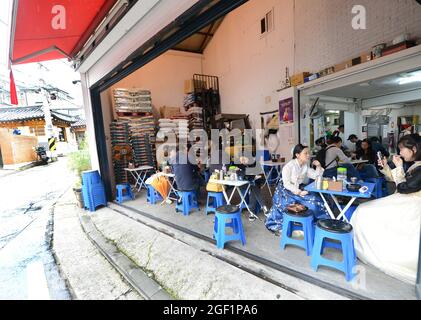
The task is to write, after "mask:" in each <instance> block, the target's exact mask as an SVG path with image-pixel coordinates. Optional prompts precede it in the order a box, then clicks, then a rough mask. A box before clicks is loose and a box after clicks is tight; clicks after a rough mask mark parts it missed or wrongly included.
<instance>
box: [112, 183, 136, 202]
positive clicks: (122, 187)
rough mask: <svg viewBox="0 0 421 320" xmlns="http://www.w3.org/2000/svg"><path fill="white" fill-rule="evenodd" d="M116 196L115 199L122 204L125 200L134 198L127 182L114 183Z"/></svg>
mask: <svg viewBox="0 0 421 320" xmlns="http://www.w3.org/2000/svg"><path fill="white" fill-rule="evenodd" d="M116 189H117V196H116V200H117V202H118V203H119V204H122V203H123V202H124V201H126V200H134V194H133V192H132V188H131V186H130V184H129V183H126V184H118V185H116Z"/></svg>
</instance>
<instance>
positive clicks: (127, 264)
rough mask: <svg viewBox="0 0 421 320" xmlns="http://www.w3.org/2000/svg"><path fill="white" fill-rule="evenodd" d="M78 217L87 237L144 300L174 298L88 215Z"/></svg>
mask: <svg viewBox="0 0 421 320" xmlns="http://www.w3.org/2000/svg"><path fill="white" fill-rule="evenodd" d="M79 217H80V219H79V220H80V224H81V226H82V229H83V231H84V232H85V234H86V236H87V237H88V239H89V240H90V241H91V242H92V243H93V244H94V245H95V247H96V248H97V249H98V251H99V252H100V253H101V254H102V255H103V256H104V258H105V259H107V261H108V262H109V263H110V264H111V265H112V266H113V267H114V268H115V269H116V270H117V271H118V272H119V273H120V274H121V275H122V276H123V277H124V279H125V280H126V281H127V282H128V283H130V285H131V286H132V287H133V288H134V289H135V290H136V291H137V292H138V293H139V294H140V295H141V296H143V297H144V298H145V299H146V300H174V299H173V298H172V297H171V296H170V295H169V294H168V293H167V292H166V291H165V290H164V289H163V288H162V287H161V286H160V285H159V284H158V283H157V282H155V281H154V280H152V279H151V278H150V277H149V276H148V275H147V274H146V273H145V272H144V271H143V270H142V269H141V268H139V266H137V265H136V264H135V263H133V262H132V261H131V260H130V259H129V258H128V257H127V256H126V255H124V254H123V253H121V252H120V251H119V250H118V248H117V247H116V246H115V245H114V244H113V243H112V242H111V241H109V240H108V239H106V238H105V237H104V236H103V235H102V234H101V233H100V232H99V231H98V230H97V229H96V227H95V225H94V223H93V222H92V220H91V218H90V217H89V216H88V215H82V216H79Z"/></svg>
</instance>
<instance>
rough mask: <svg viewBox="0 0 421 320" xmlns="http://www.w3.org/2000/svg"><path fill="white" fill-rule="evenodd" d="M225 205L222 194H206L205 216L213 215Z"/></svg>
mask: <svg viewBox="0 0 421 320" xmlns="http://www.w3.org/2000/svg"><path fill="white" fill-rule="evenodd" d="M224 204H225V199H224V194H223V193H222V192H208V200H207V202H206V215H208V214H209V213H215V212H216V209H217V208H219V207H222V206H223V205H224Z"/></svg>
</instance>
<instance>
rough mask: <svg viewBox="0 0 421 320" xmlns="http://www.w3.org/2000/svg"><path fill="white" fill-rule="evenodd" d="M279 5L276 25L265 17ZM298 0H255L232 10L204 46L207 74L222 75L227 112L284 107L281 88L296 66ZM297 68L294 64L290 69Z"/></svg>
mask: <svg viewBox="0 0 421 320" xmlns="http://www.w3.org/2000/svg"><path fill="white" fill-rule="evenodd" d="M272 8H274V28H275V29H274V30H273V31H272V32H270V33H268V34H267V35H266V36H264V37H261V36H260V20H261V19H262V18H263V17H264V16H265V14H266V13H267V12H269V11H270V10H271V9H272ZM293 34H294V32H293V0H282V1H279V0H251V1H249V2H247V3H245V4H244V5H242V6H241V7H239V8H238V9H236V10H235V11H233V12H231V13H230V14H228V15H227V16H226V17H225V19H224V21H223V23H222V24H221V26H220V27H219V29H218V31H217V32H216V34H215V35H214V37H213V39H212V41H211V42H210V44H209V45H208V47H207V48H206V50H205V52H204V62H203V70H204V73H205V74H209V75H215V76H218V77H219V85H220V93H221V105H222V112H225V113H241V114H242V113H244V114H250V120H251V121H252V123H253V127H256V128H260V116H259V113H260V112H265V111H272V110H276V109H278V108H279V105H278V103H279V99H278V98H277V96H278V93H277V92H276V90H277V89H279V88H280V85H281V81H283V80H285V69H286V67H289V68H290V70H291V67H292V66H293V59H294V57H293V47H294V44H293ZM291 71H292V70H291Z"/></svg>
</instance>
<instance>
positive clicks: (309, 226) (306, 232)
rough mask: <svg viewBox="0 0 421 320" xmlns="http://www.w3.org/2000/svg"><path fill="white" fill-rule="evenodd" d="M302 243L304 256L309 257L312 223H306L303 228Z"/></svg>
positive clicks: (311, 242) (311, 244)
mask: <svg viewBox="0 0 421 320" xmlns="http://www.w3.org/2000/svg"><path fill="white" fill-rule="evenodd" d="M304 229H305V230H304V241H305V243H306V254H307V256H308V257H309V256H310V255H311V253H312V251H313V241H314V236H313V223H306V224H305V228H304Z"/></svg>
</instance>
